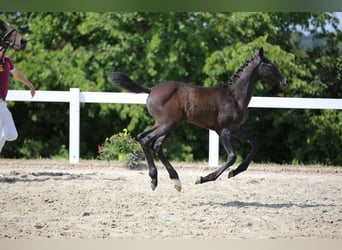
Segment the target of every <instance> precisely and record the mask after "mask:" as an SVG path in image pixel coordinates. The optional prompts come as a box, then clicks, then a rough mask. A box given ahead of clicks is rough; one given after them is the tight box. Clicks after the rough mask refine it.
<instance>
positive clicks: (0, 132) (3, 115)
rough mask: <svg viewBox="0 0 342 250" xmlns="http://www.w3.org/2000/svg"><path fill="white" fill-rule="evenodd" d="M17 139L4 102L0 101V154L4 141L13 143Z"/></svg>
mask: <svg viewBox="0 0 342 250" xmlns="http://www.w3.org/2000/svg"><path fill="white" fill-rule="evenodd" d="M17 138H18V132H17V129H16V127H15V124H14V120H13V117H12V114H11V112H10V111H9V110H8V108H7V105H6V102H4V101H0V152H1V150H2V148H3V146H4V145H5V142H6V141H14V140H16V139H17Z"/></svg>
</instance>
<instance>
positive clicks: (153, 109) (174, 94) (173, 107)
mask: <svg viewBox="0 0 342 250" xmlns="http://www.w3.org/2000/svg"><path fill="white" fill-rule="evenodd" d="M227 98H228V96H227V93H226V89H225V88H220V87H209V88H205V87H199V86H194V85H190V84H186V83H182V82H174V81H168V82H163V83H160V84H158V85H156V86H154V87H153V88H151V92H150V95H149V97H148V99H147V108H148V110H149V112H150V114H151V115H152V116H153V118H154V119H155V120H156V121H157V123H158V124H163V123H168V124H178V123H179V122H180V121H181V120H183V119H186V120H187V121H188V122H189V123H192V124H194V125H197V126H199V127H204V128H209V129H215V128H216V127H217V118H218V117H219V116H220V112H222V109H224V108H225V106H226V105H225V103H226V101H227ZM226 112H227V111H226Z"/></svg>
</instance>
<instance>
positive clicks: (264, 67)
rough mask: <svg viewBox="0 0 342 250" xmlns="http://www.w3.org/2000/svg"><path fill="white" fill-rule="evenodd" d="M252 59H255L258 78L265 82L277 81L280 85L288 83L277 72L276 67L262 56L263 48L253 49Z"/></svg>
mask: <svg viewBox="0 0 342 250" xmlns="http://www.w3.org/2000/svg"><path fill="white" fill-rule="evenodd" d="M254 59H255V60H257V62H258V66H257V70H258V78H259V79H260V80H263V81H266V82H276V83H279V85H280V86H281V87H284V86H286V85H287V84H288V80H287V79H286V78H285V77H284V76H283V75H282V74H281V73H280V72H279V70H278V69H277V67H276V66H275V65H274V64H273V63H272V62H271V61H270V60H269V59H268V58H266V57H265V56H264V49H263V48H262V47H261V48H260V50H259V51H258V50H254Z"/></svg>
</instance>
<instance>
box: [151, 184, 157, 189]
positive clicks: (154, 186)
mask: <svg viewBox="0 0 342 250" xmlns="http://www.w3.org/2000/svg"><path fill="white" fill-rule="evenodd" d="M151 188H152V191H154V190H156V188H157V185H155V184H153V183H151Z"/></svg>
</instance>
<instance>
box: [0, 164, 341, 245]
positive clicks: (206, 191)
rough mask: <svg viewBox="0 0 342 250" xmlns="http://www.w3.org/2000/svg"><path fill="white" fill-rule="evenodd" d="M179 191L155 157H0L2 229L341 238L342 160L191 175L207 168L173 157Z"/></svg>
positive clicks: (22, 234)
mask: <svg viewBox="0 0 342 250" xmlns="http://www.w3.org/2000/svg"><path fill="white" fill-rule="evenodd" d="M175 168H176V169H177V171H178V173H179V175H180V178H181V181H182V184H183V189H182V192H180V193H179V192H177V191H176V190H175V189H174V186H173V185H174V184H173V182H172V181H171V180H170V179H169V178H168V174H167V172H166V171H165V170H164V169H163V167H161V166H160V164H158V169H159V186H158V187H157V189H156V190H155V191H152V190H151V188H150V179H149V176H148V171H147V170H146V169H140V170H128V169H125V168H123V167H120V164H119V163H107V162H100V161H83V162H81V163H79V164H69V163H68V162H66V161H52V160H34V161H33V160H28V161H24V160H4V159H0V239H7V238H11V239H50V238H52V239H70V238H76V239H83V238H87V239H102V238H105V239H186V238H191V239H302V238H306V239H308V238H309V239H311V238H315V239H342V171H341V170H340V169H341V168H322V167H305V168H303V167H291V166H282V167H280V166H275V167H274V166H263V165H253V164H252V165H251V166H250V168H249V169H248V171H246V172H244V173H242V174H240V175H238V176H236V177H234V178H232V179H227V173H224V174H223V175H222V176H221V177H220V178H219V179H218V180H216V181H215V182H210V183H205V184H201V185H195V180H196V179H197V177H199V176H204V175H206V174H208V173H210V172H211V171H212V170H211V169H208V167H206V166H205V164H203V165H202V166H200V164H199V166H195V165H193V164H192V165H185V164H178V165H177V166H176V167H175Z"/></svg>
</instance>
